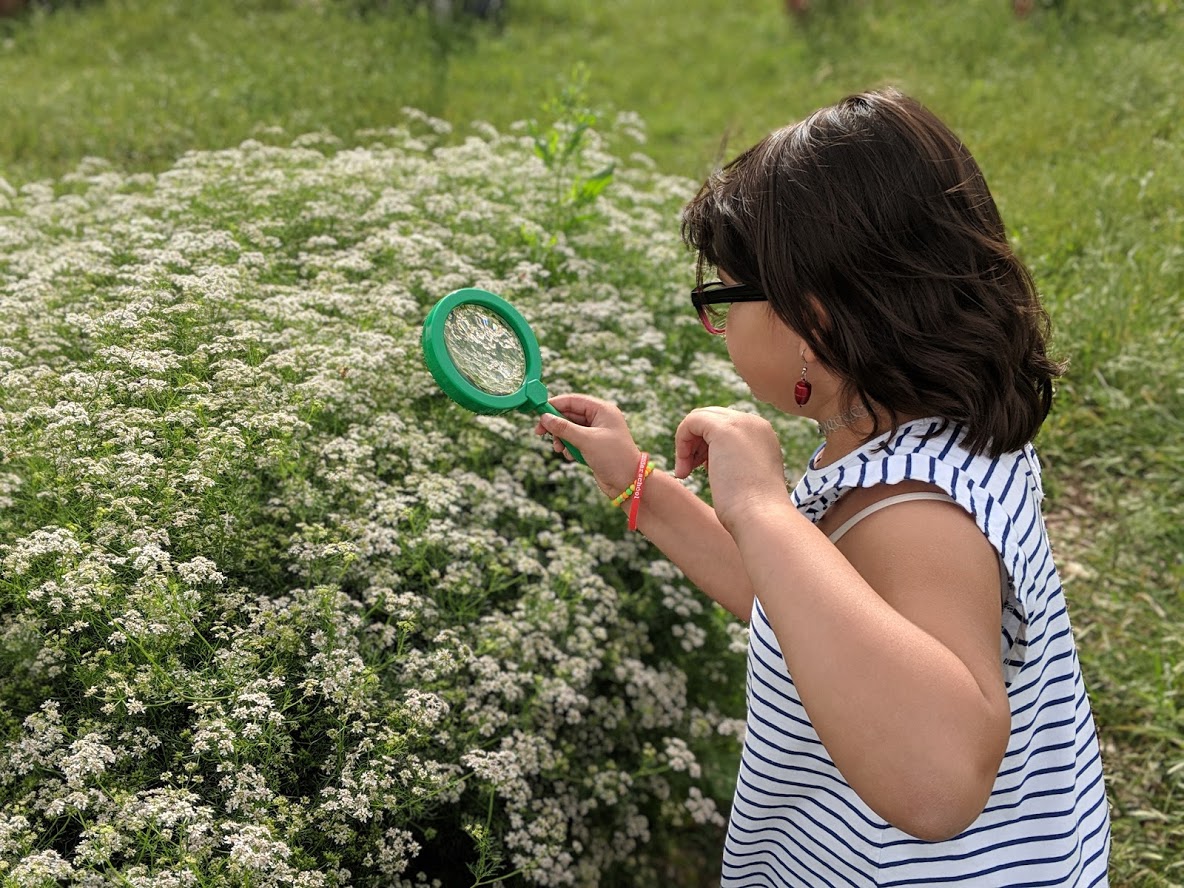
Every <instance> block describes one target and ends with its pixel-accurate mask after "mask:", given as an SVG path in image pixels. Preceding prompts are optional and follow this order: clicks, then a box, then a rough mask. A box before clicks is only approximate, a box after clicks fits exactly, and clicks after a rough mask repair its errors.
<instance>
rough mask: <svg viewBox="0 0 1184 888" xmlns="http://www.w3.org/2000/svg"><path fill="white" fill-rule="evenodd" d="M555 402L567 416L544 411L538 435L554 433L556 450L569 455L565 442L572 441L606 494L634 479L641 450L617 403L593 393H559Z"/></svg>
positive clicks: (539, 422) (536, 428) (569, 457)
mask: <svg viewBox="0 0 1184 888" xmlns="http://www.w3.org/2000/svg"><path fill="white" fill-rule="evenodd" d="M551 406H552V407H554V408H555V409H556V410H558V411H559V412H560V413H562V414H563V418H561V417H558V416H554V415H552V414H550V413H544V414H542V415H541V416H540V417H539V421H538V424H537V425H536V426H535V429H534V433H535V434H536V435H546V434H550V435H551V436H552V438H553V441H552V446H553V447H554V448H555V452H556V453H563V454H564V456H566V457H567V458H568V459H571V456H570V455H568V454H567V452H566V451H565V450H564V447H563V442H564V441H570V442H571V444H572V445H573V446H574V447H576V448H577V449H578V450H579V451H580V453H581V454H582V455H583V457H584V462H586V463H587V464H588V468H590V469H591V470H592V474H593V476H594V477H595V478H596V483H597V484H598V485H599V486H600V489H601V490H603V491H604V493H605V495H606V496H616V495H617V494H618V493H620V492H621V491H622V490H624V489H625V488H626V487H628V486H629V485H630V484H632V483H633V479H634V477H635V476H636V474H637V461H638V460H639V459H640V458H641V451H640V450H639V449H638V447H637V444H635V443H634V441H633V435H632V434H631V433H630V432H629V426H628V425H627V424H626V423H625V416H624V414H622V413H621V411H620V409H619V408H618V407H617V405H615V404H610V403H609V402H608V401H602V400H600V399H599V398H593V397H590V396H589V395H556V396H555V397H554V398H551Z"/></svg>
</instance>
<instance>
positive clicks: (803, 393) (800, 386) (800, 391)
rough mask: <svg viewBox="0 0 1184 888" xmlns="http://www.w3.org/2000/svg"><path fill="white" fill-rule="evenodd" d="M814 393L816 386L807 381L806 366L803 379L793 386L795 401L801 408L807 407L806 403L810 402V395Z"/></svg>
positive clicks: (803, 366) (803, 370) (803, 369)
mask: <svg viewBox="0 0 1184 888" xmlns="http://www.w3.org/2000/svg"><path fill="white" fill-rule="evenodd" d="M812 391H814V386H812V385H810V383H809V382H807V381H806V365H805V364H803V365H802V378H801V379H799V380H798V381H797V382H796V383H794V386H793V399H794V400H795V401H796V402H797V404H798V406H799V407H805V406H806V402H807V401H809V400H810V393H811V392H812Z"/></svg>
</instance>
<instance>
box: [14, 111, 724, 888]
mask: <svg viewBox="0 0 1184 888" xmlns="http://www.w3.org/2000/svg"><path fill="white" fill-rule="evenodd" d="M585 123H586V121H585V122H584V123H581V124H580V126H578V127H575V128H572V127H570V126H566V125H565V124H563V123H562V122H560V123H559V124H557V125H556V126H555V128H554V129H553V130H552V131H551V132H550V136H551V137H556V138H558V141H556V138H551V141H550V143H549V144H551V145H552V147H554V146H555V145H560V144H564V142H563V140H564V139H568V140H570V144H572V145H573V146H575V147H576V148H578V150H572V151H566V152H559V153H555V152H554V151H552V152H550V153H549V152H548V151H545V150H536V149H538V148H539V146H541V145H546V144H548V143H547V142H546V141H545V140H543V141H540V138H541V137H540V134H539V132H538V130H537V128H535V129H534V130H532V131H531V134H529V135H528V134H527V133H526V132H523V131H521V130H520V131H517V132H512V133H511V134H502V133H498V132H495V131H493V130H492V129H491V128H489V127H487V126H477V127H476V128H475V129H476V131H477V133H478V135H476V136H472V137H470V138H468V139H467V140H466V141H464V142H463V143H462V144H459V145H453V146H450V147H446V146H444V145H442V144H441V140H440V135H439V134H440V132H441V131H442V130H443V129H445V124H443V123H441V122H440V121H437V120H433V119H430V118H427V117H425V116H423V115H421V114H417V113H413V112H408V119H407V123H406V125H405V126H402V127H398V128H394V129H391V130H389V131H383V132H372V133H367V134H364V136H363V139H364V140H365V141H367V142H368V144H367V145H366V146H365V147H357V148H345V147H343V146H341V145H339V144H336V143H335V142H334V141H333V140H332V139H331V138H330V137H326V136H308V137H303V138H300V139H297V140H296V141H295V142H294V143H293V144H291V145H285V146H282V147H278V146H268V145H265V144H262V143H260V142H249V143H246V144H243V145H241V146H240V147H238V148H236V149H233V150H227V151H216V152H199V153H192V154H188V155H186V156H184V157H183V158H181V160H180V161H179V162H178V163H177V164H176V165H175V167H174V168H173V169H171V170H168V171H167V172H164V173H162V174H160V175H155V176H153V175H123V174H120V173H117V172H114V171H113V170H111V169H110V168H109V167H107V166H106V165H104V164H103V163H101V162H99V161H87V162H85V163H84V164H83V166H82V167H81V168H80V169H78V170H77V171H76V173H74V174H72V175H69V176H67V177H64V178H63V179H62V180H61V181H55V182H41V183H35V184H31V185H27V186H25V187H23V188H21V189H19V191H18V190H16V189H14V188H12V187H11V186H9V185H8V184H7V183H5V182H4V181H3V180H0V318H2V320H3V326H2V328H0V329H2V330H3V338H2V339H0V460H2V461H0V674H3V675H4V676H5V678H4V681H3V682H2V683H0V743H2V744H3V746H2V749H3V761H2V762H0V765H2V767H0V878H2V879H3V884H5V885H44V884H67V885H79V886H105V885H121V886H122V885H130V886H149V885H152V886H172V885H176V886H188V885H211V884H219V885H223V884H225V885H244V886H245V885H250V886H271V885H292V886H321V885H376V886H377V885H382V886H389V885H396V886H397V885H402V886H412V885H427V884H434V885H447V886H449V888H452V886H458V885H469V884H473V885H478V884H481V885H484V884H506V885H510V884H535V885H575V886H585V885H598V884H601V885H604V884H612V883H613V880H614V879H615V878H617V876H615V875H614V874H617V873H624V872H628V873H629V874H630V876H629V878H628V883H630V884H650V883H651V882H649V881H647V878H648V877H647V875H646V874H647V873H650V874H653V873H657V872H658V871H659V869H660V867H661V861H662V859H663V855H664V854H668V851H669V846H668V845H667V844H666V843H668V841H669V840H670V838H671V837H672V836H676V835H677V834H678V833H679V831H680V830H683V829H688V828H690V829H703V826H702V825H704V824H708V825H710V824H716V825H718V824H720V823H721V822H722V817H721V813H720V810H719V804H720V803H724V802H726V800H727V795H728V793H729V792H730V790H729V787H728V784H727V781H724V780H716V781H712V780H710V779H707V778H708V776H709V775H705V774H704V773H703V771H702V768H701V763H702V762H703V761H704V760H705V759H706V760H707V761H708V762H710V761H718V760H720V758H721V756H722V757H723V759H724V760H727V759H728V758H729V757H731V756H732V755H733V754H734V752H735V749H736V747H735V735H736V734H737V733H738V730H737V728H738V724H739V723H738V722H737V721H735V719H734V716H736V715H738V714H739V712H738V711H737V710H738V706H739V705H742V702H741V700H740V697H739V693H738V689H739V685H740V684H741V679H740V673H739V671H738V664H739V663H740V662H741V657H740V651H742V649H743V643H744V638H743V631H742V629H741V627H740V626H739V624H737V623H736V622H735V621H732V620H730V619H729V618H727V617H726V616H725V615H723V614H722V612H720V611H719V610H718V608H716V607H715V606H714V605H710V604H709V603H708V602H707V601H706V600H705V599H704V598H703V597H702V596H701V595H700V594H699V593H698V592H697V591H695V590H694V589H693V588H691V587H690V586H689V585H688V584H687V582H686V581H685V580H684V579H683V577H682V576H681V575H680V574H679V573H678V571H677V570H676V569H674V568H673V567H671V566H670V565H669V564H668V563H666V562H664V561H663V560H662V559H661V556H660V554H659V553H658V552H657V551H656V550H654V549H653V548H652V547H651V546H650V545H649V544H648V543H647V542H646V541H645V540H643V539H640V538H637V537H631V536H629V535H628V534H627V533H626V532H625V531H624V529H623V527H622V524H623V521H622V518H621V515H620V514H619V513H618V512H616V510H613V509H611V508H610V507H609V506H608V505H607V503H606V501H605V499H604V497H603V496H602V495H601V494H600V493H599V491H598V490H597V489H596V487H595V485H594V484H593V482H592V479H591V476H590V474H589V473H588V472H587V470H586V469H584V468H582V467H580V466H576V465H572V464H567V463H565V462H562V461H559V460H557V459H556V458H555V457H554V455H553V454H551V453H550V451H549V450H548V449H547V448H545V447H544V446H543V445H542V444H540V443H538V442H536V441H535V440H534V438H533V436H532V435H531V433H530V429H531V427H532V422H531V420H529V419H527V418H526V417H523V416H520V415H513V416H505V417H475V416H473V415H470V414H467V413H465V412H464V411H462V410H460V409H459V408H458V407H456V406H455V405H452V404H451V403H450V402H448V401H447V400H446V399H445V398H444V397H443V396H442V395H441V393H440V392H439V391H438V390H437V389H436V387H435V385H434V383H433V382H432V380H431V378H430V376H429V375H428V374H427V372H426V370H425V369H424V367H423V364H422V359H421V356H420V350H419V325H420V322H421V321H422V318H423V316H424V314H425V312H426V310H427V308H428V307H429V306H430V305H431V304H433V303H434V302H435V300H436V299H438V298H439V297H440V296H442V295H443V294H445V293H447V292H449V291H450V290H453V289H455V288H458V287H462V286H480V287H484V288H487V289H490V290H492V291H494V292H498V293H500V294H502V295H504V296H506V297H507V298H509V299H510V300H512V301H513V302H515V303H516V305H517V306H518V308H519V309H520V310H521V311H522V312H523V313H524V314H525V315H526V316H527V317H528V318H529V319H530V320H531V322H532V324H533V325H534V327H535V330H536V332H537V333H538V334H539V338H540V341H541V343H542V345H543V361H544V379H545V381H547V382H548V384H549V385H550V387H551V389H552V391H566V390H573V389H579V390H587V391H592V392H596V393H598V394H600V395H602V396H605V397H608V398H612V399H615V400H617V401H618V402H619V403H621V404H622V406H623V408H624V409H625V410H626V411H627V412H628V413H629V414H630V415H631V418H632V422H633V427H634V430H635V432H636V434H637V435H638V438H639V441H640V442H641V443H642V444H643V446H648V447H649V448H651V449H652V450H654V451H655V455H656V459H657V460H658V462H659V464H660V465H661V464H662V458H661V454H663V453H666V452H667V451H668V450H669V449H670V445H671V441H670V435H671V433H672V431H673V429H674V427H675V425H676V424H677V421H678V420H679V419H680V418H681V416H682V415H683V412H685V410H687V409H689V407H691V406H693V405H694V404H695V403H702V402H706V401H712V400H713V401H717V402H718V401H721V400H722V401H723V402H725V403H726V402H727V401H734V400H736V399H737V398H743V397H744V392H743V389H742V386H740V385H739V383H738V380H737V379H736V378H735V377H734V376H733V375H731V371H730V368H729V367H728V366H727V364H726V361H725V360H723V359H722V357H721V356H716V355H705V354H701V353H699V352H698V351H697V349H698V348H699V347H700V346H701V345H703V344H704V340H703V339H702V336H701V329H700V328H699V327H698V322H697V320H696V318H695V317H694V315H693V313H692V312H691V311H690V310H689V306H688V305H687V299H686V295H685V292H686V290H687V287H688V282H689V280H690V277H691V264H690V261H689V257H688V256H687V255H686V253H685V252H684V251H683V249H682V247H681V245H680V243H679V241H678V237H677V228H678V216H677V213H678V208H679V206H680V204H681V203H682V202H683V201H684V200H685V199H686V198H687V197H688V196H689V194H690V193H691V187H692V186H691V184H690V183H688V182H686V181H683V180H678V179H672V178H669V177H664V176H661V175H658V174H657V173H655V172H654V171H653V169H652V166H651V165H650V164H648V162H647V161H646V160H645V158H644V157H641V156H639V155H633V156H631V157H630V158H629V159H628V160H624V161H623V160H621V159H619V158H616V157H613V156H610V153H609V147H608V145H609V144H610V143H609V142H608V141H607V140H606V137H602V136H600V135H598V134H597V133H596V132H595V131H593V130H591V129H586V128H585ZM630 135H635V136H638V137H640V133H639V132H638V126H637V122H636V121H635V120H628V119H626V120H624V121H622V122H621V124H620V125H619V126H618V127H617V128H616V130H615V131H614V133H613V135H612V138H614V139H617V140H618V141H619V142H623V141H625V140H626V139H627V138H628V137H629V136H630ZM614 144H615V143H614ZM605 186H607V187H605ZM659 368H660V376H661V379H660V381H659V380H657V379H655V376H656V375H657V371H658V369H659ZM741 668H742V667H741ZM728 776H729V777H730V776H731V775H728ZM713 783H714V784H716V785H713ZM721 785H722V788H721ZM721 796H722V798H721Z"/></svg>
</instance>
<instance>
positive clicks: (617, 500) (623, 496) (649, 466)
mask: <svg viewBox="0 0 1184 888" xmlns="http://www.w3.org/2000/svg"><path fill="white" fill-rule="evenodd" d="M643 456H644V454H643ZM653 471H654V464H653V463H652V462H649V461H648V460H647V461H646V464H645V474H646V477H647V478H648V477H649V476H650V474H651V473H652V472H653ZM636 486H637V483H636V482H634V483H633V484H630V485H629V486H628V487H626V488H625V489H624V490H622V491H621V492H620V493H618V494H617V495H616V496H614V497H613V506H614V507H615V506H620V505H622V504H624V502H625V500H627V499H629V497H631V496H633V488H635V487H636Z"/></svg>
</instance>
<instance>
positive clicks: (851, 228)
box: [682, 90, 1063, 455]
mask: <svg viewBox="0 0 1184 888" xmlns="http://www.w3.org/2000/svg"><path fill="white" fill-rule="evenodd" d="M682 234H683V239H684V240H685V241H686V242H687V244H688V245H689V246H690V247H692V248H693V249H695V250H697V251H698V253H699V259H698V277H699V283H700V284H701V283H702V282H703V279H704V276H705V271H706V270H707V269H708V268H709V267H715V268H719V269H722V270H724V271H726V272H727V273H728V275H729V276H731V277H732V278H734V279H735V280H737V281H738V282H742V283H746V284H750V285H753V286H757V287H760V288H761V290H762V291H763V292H764V293H765V294H766V295H767V296H768V297H769V305H770V308H771V310H772V311H773V312H775V313H776V314H777V316H778V317H780V318H781V320H782V321H784V322H785V323H786V324H788V325H789V326H790V328H791V329H793V330H794V331H795V332H796V333H798V335H800V336H801V337H802V338H803V339H804V340H805V341H806V342H807V343H808V344H809V345H810V347H811V348H812V349H813V351H814V352H815V354H816V355H817V356H818V359H819V360H820V361H822V362H823V363H824V364H825V365H826V366H827V367H828V368H830V369H831V370H832V371H834V372H835V373H836V374H837V375H838V376H839V377H840V378H841V379H843V380H845V385H846V388H847V392H846V393H847V394H848V395H849V396H852V397H855V396H857V397H858V398H859V399H860V400H861V402H862V403H863V405H864V406H865V407H866V408H867V409H868V410H869V411H872V412H873V415H875V417H876V418H875V429H874V430H873V432H872V435H873V436H874V435H876V434H879V433H880V432H882V431H884V430H885V429H884V427H883V426H882V425H881V420H883V419H884V418H885V417H883V415H882V414H883V412H884V411H887V413H888V417H887V420H888V423H889V428H895V427H896V425H897V424H898V421H899V417H900V416H901V415H904V416H909V415H919V416H938V417H941V418H942V419H944V420H946V421H948V422H955V423H960V424H962V425H963V426H964V428H965V432H964V434H965V438H964V444H965V446H966V447H967V448H968V449H969V450H971V451H972V452H975V453H981V452H987V453H990V454H991V455H998V454H1000V453H1006V452H1008V451H1012V450H1018V449H1020V448H1021V447H1023V446H1024V445H1025V444H1026V443H1028V442H1029V441H1031V440H1032V438H1033V437H1034V436H1035V434H1036V432H1037V430H1038V429H1039V428H1040V424H1041V423H1042V422H1043V421H1044V418H1045V417H1046V416H1047V415H1048V411H1049V408H1050V406H1051V404H1052V383H1053V380H1054V379H1055V378H1056V377H1057V376H1059V375H1060V374H1061V372H1062V370H1063V366H1062V365H1061V364H1059V363H1057V362H1056V361H1053V360H1051V359H1050V358H1049V357H1048V355H1047V354H1046V342H1047V339H1048V336H1049V320H1048V315H1047V313H1046V312H1045V311H1044V309H1043V308H1042V307H1041V305H1040V300H1039V297H1038V296H1037V293H1036V287H1035V284H1034V283H1033V281H1032V277H1031V275H1030V274H1029V273H1028V270H1027V269H1026V268H1025V267H1024V265H1023V263H1022V262H1020V260H1019V259H1018V258H1016V256H1015V254H1014V253H1013V252H1012V250H1011V247H1010V245H1009V244H1008V241H1007V234H1006V231H1005V229H1004V226H1003V220H1002V219H1001V218H1000V216H999V211H998V209H997V208H996V206H995V201H994V199H993V198H992V197H991V192H990V189H988V187H987V183H986V180H985V179H984V178H983V174H982V171H981V170H980V169H979V167H978V164H977V163H975V161H974V158H973V157H971V155H970V152H969V151H968V150H967V149H966V147H965V146H964V145H963V144H962V141H961V140H960V139H959V138H958V137H957V136H955V135H954V134H953V133H952V132H951V131H950V130H949V129H948V128H947V127H946V126H945V124H943V123H942V122H941V121H940V120H938V119H937V117H936V116H934V115H933V114H932V113H931V112H930V111H928V110H927V109H926V108H924V107H923V106H922V105H921V104H920V103H918V102H917V101H915V100H914V99H911V98H909V97H907V96H905V95H902V94H901V93H899V92H897V91H895V90H883V91H877V92H867V93H861V94H859V95H855V96H850V97H848V98H846V99H844V100H843V101H841V102H839V103H838V104H837V105H833V106H831V107H829V108H823V109H821V110H819V111H816V112H815V113H814V114H812V115H810V116H809V117H808V118H806V119H805V120H803V121H801V122H800V123H797V124H794V125H792V126H788V127H785V128H784V129H781V130H778V131H777V132H775V133H773V134H771V135H769V136H768V137H766V138H765V139H764V140H762V141H761V142H760V143H758V144H757V145H755V146H754V147H752V148H751V149H749V150H748V151H746V152H745V153H744V154H742V155H740V157H738V158H736V159H735V160H734V161H732V162H731V163H730V164H728V165H727V166H726V167H724V168H723V169H722V170H720V171H719V172H717V173H715V174H714V175H712V176H711V177H710V178H709V179H708V180H707V182H706V183H704V185H703V187H702V188H701V189H700V190H699V193H698V195H697V196H696V197H695V198H694V200H692V201H691V202H690V204H688V205H687V207H686V209H685V211H684V213H683V222H682ZM796 358H797V356H796V355H794V356H792V359H796ZM874 405H880V407H882V408H883V410H882V411H879V412H876V411H875V410H874Z"/></svg>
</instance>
